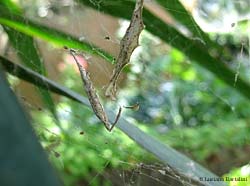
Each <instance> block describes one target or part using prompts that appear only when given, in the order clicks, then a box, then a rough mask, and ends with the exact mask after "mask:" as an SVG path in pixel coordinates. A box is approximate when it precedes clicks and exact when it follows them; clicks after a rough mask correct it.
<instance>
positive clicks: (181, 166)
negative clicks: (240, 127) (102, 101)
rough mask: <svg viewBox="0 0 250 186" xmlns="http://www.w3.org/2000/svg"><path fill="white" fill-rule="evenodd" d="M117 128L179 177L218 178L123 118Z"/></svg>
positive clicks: (24, 74)
mask: <svg viewBox="0 0 250 186" xmlns="http://www.w3.org/2000/svg"><path fill="white" fill-rule="evenodd" d="M0 63H1V64H2V65H3V66H4V68H5V69H6V71H8V72H9V73H11V74H13V75H16V76H17V77H19V78H21V79H23V80H25V81H28V82H30V83H32V84H35V85H36V86H39V87H42V88H45V89H47V88H48V89H49V90H51V91H53V92H54V93H58V94H60V95H63V96H66V97H68V98H70V99H73V100H75V101H77V102H79V103H82V104H84V105H86V106H88V107H89V108H91V107H90V104H89V102H88V99H87V98H86V97H83V96H81V95H79V94H77V93H75V92H73V91H72V90H70V89H67V88H65V87H63V86H61V85H59V84H57V83H55V82H53V81H51V80H49V79H47V78H46V77H44V76H41V75H40V74H38V73H36V72H34V71H32V70H30V69H27V68H25V67H22V66H20V65H17V64H14V63H12V62H11V61H9V60H7V59H5V58H3V57H1V56H0ZM115 115H116V113H114V112H113V111H111V110H108V116H109V117H110V118H114V117H115ZM116 126H117V127H118V128H119V129H120V130H121V131H123V132H124V133H125V134H126V135H128V136H129V137H130V138H132V139H133V140H134V141H135V142H137V143H138V144H139V145H140V146H142V147H143V148H144V149H146V150H147V151H149V152H150V153H152V154H154V155H155V156H156V157H157V158H158V159H159V160H160V161H162V162H163V163H165V164H166V165H169V166H171V167H172V168H174V169H175V170H176V171H177V172H179V173H181V175H184V176H186V177H188V178H189V179H191V180H195V181H198V182H199V178H200V177H211V178H217V176H216V175H214V174H213V173H211V172H210V171H208V170H207V169H205V168H203V167H202V166H201V165H199V164H198V163H196V162H194V161H193V160H191V159H189V158H188V157H186V156H185V155H182V154H181V153H179V152H177V151H176V150H174V149H173V148H171V147H169V146H167V145H165V144H163V143H161V142H160V141H158V140H156V139H154V138H153V137H151V136H149V135H148V134H146V133H144V132H143V131H141V130H140V129H139V128H137V127H136V126H134V125H133V124H131V123H130V122H128V121H127V120H126V119H124V118H123V117H122V116H121V118H120V120H119V122H118V123H117V125H116ZM203 184H204V185H214V186H219V185H223V183H222V182H209V183H208V182H203Z"/></svg>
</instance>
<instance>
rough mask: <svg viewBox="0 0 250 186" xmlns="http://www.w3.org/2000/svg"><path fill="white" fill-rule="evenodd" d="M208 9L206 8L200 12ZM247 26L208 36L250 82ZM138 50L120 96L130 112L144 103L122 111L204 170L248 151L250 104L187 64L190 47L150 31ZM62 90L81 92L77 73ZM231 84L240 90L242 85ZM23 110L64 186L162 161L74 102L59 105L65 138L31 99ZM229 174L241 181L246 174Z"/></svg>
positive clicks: (66, 76) (96, 181)
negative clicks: (217, 159)
mask: <svg viewBox="0 0 250 186" xmlns="http://www.w3.org/2000/svg"><path fill="white" fill-rule="evenodd" d="M220 3H222V4H224V5H225V4H226V3H223V1H220ZM237 7H238V5H237ZM26 8H27V7H26ZM59 8H60V7H59ZM59 8H57V7H56V6H55V5H54V4H53V9H50V11H54V10H56V12H57V11H58V9H59ZM205 8H206V7H205V4H204V7H201V10H205ZM27 9H28V8H27ZM238 9H240V10H241V9H242V7H238ZM32 10H33V11H34V9H32ZM242 11H243V10H242ZM29 13H30V12H29ZM215 17H218V15H217V16H215ZM211 19H212V18H211ZM208 20H209V19H208ZM247 27H249V22H248V21H245V22H239V23H237V24H236V25H235V31H234V32H227V33H217V32H213V33H209V36H210V38H212V40H213V41H214V42H215V43H218V44H220V46H221V47H222V51H223V52H221V53H220V54H219V55H218V58H219V59H221V61H223V62H224V63H225V64H226V65H227V66H228V67H230V68H231V69H233V70H235V71H236V72H235V75H236V74H240V76H241V77H243V78H244V79H246V80H247V81H248V82H249V74H250V72H249V68H247V67H249V61H248V60H249V35H248V34H249V33H248V32H246V28H247ZM140 43H141V47H140V49H139V50H138V51H139V52H138V55H136V56H135V57H133V61H132V64H133V65H132V66H129V67H127V68H126V69H125V72H126V75H127V83H126V86H125V87H123V88H122V91H121V93H120V97H119V100H121V102H122V103H125V104H127V105H132V104H134V103H137V102H138V103H139V104H140V109H139V111H129V110H128V111H124V113H123V114H124V115H125V116H126V117H127V119H128V120H131V121H133V122H134V123H135V124H136V125H137V126H139V127H140V128H141V129H142V130H144V131H146V132H147V133H149V134H152V135H154V136H155V137H156V138H158V139H160V141H162V142H163V143H167V144H169V145H171V146H172V147H174V148H177V149H178V150H180V151H183V152H185V153H186V154H189V155H190V156H192V157H193V159H195V160H198V161H199V162H202V163H204V164H205V163H207V162H206V159H207V158H208V157H209V156H210V155H211V154H216V153H220V150H221V149H232V148H235V147H244V146H247V145H250V139H249V138H250V137H249V136H250V135H249V134H250V125H249V122H250V121H249V115H250V110H249V109H247V108H249V106H250V105H249V104H250V103H249V101H248V100H247V101H246V98H245V97H243V96H242V95H241V94H239V93H238V92H237V90H234V89H232V88H229V87H228V86H227V85H225V84H224V83H223V82H222V81H221V80H219V79H218V78H216V77H215V76H214V75H213V74H212V73H211V72H209V71H207V70H206V69H204V68H202V67H201V66H199V65H197V64H195V63H194V62H193V61H192V60H191V59H189V58H187V57H186V56H185V52H186V50H187V49H188V47H189V46H188V45H185V46H183V50H182V51H180V50H178V49H176V48H171V47H170V46H169V45H166V44H165V43H163V42H162V41H161V40H160V39H159V38H158V37H155V36H153V35H151V34H150V33H148V32H146V31H145V32H144V33H143V34H142V37H141V41H140ZM90 50H91V49H90ZM210 52H211V53H212V51H210ZM109 57H110V56H109ZM110 61H111V57H110ZM61 83H63V84H64V85H65V86H67V87H69V88H71V89H72V90H76V91H79V92H81V91H82V83H81V80H80V78H79V76H77V75H76V72H75V71H74V70H73V68H72V66H67V67H66V68H65V70H64V71H63V76H62V77H61ZM231 83H232V84H234V83H236V84H237V79H236V80H235V82H231ZM25 104H26V106H27V107H28V109H30V110H31V112H32V116H33V117H32V118H33V119H34V127H35V129H36V131H37V135H38V137H39V138H40V140H41V143H42V144H43V146H44V148H45V149H46V150H47V151H48V154H49V155H50V158H51V161H52V162H53V163H54V165H55V166H56V167H57V169H58V170H60V174H61V177H62V178H63V180H64V182H65V185H76V184H77V183H78V184H80V183H81V184H91V185H102V184H104V183H103V182H102V181H103V179H105V178H101V177H99V176H98V175H99V174H100V175H101V174H102V173H103V172H104V171H106V170H107V169H121V170H126V169H127V170H129V169H130V170H131V169H132V168H133V167H134V166H136V164H137V163H140V162H148V163H152V162H155V161H156V160H155V159H154V158H153V157H152V156H151V155H149V154H148V153H146V152H145V150H143V149H142V148H140V147H139V146H138V145H136V144H135V142H133V141H132V140H131V139H129V138H128V137H126V136H125V135H124V134H123V133H122V132H120V131H118V130H116V131H115V132H113V133H112V134H111V135H110V133H107V132H106V130H105V129H104V127H103V126H102V124H101V123H99V121H98V120H97V119H96V117H95V116H94V115H93V113H92V111H90V110H89V109H87V108H85V107H82V106H81V105H79V104H76V103H74V102H73V101H70V100H68V99H65V98H61V99H60V101H59V103H58V104H57V114H58V117H59V119H60V122H61V125H62V127H63V128H64V129H65V131H66V132H65V133H60V130H59V128H58V127H57V126H56V125H55V121H54V119H52V118H51V117H50V116H49V115H48V113H47V111H46V110H45V109H41V108H38V107H34V106H32V105H31V106H30V105H29V104H28V99H27V103H25ZM228 175H229V176H231V177H235V176H241V174H240V169H236V170H232V171H231V172H230V173H229V174H228ZM105 181H106V182H108V181H107V180H105ZM105 184H111V183H109V182H108V183H105ZM241 184H242V185H244V184H245V183H244V182H242V183H241Z"/></svg>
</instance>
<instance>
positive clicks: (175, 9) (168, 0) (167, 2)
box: [157, 0, 222, 51]
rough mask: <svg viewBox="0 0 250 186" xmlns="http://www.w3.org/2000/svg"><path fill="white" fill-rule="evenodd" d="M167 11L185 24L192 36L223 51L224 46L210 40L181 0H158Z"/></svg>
mask: <svg viewBox="0 0 250 186" xmlns="http://www.w3.org/2000/svg"><path fill="white" fill-rule="evenodd" d="M157 2H158V3H159V4H160V5H162V7H163V8H164V10H165V11H166V12H167V13H170V14H171V15H172V16H173V17H174V18H175V19H176V20H177V21H178V22H180V23H181V24H183V26H185V27H186V28H187V29H188V30H189V31H190V32H191V33H192V34H193V35H192V38H194V39H197V38H199V40H200V41H201V42H204V43H205V44H206V45H207V46H209V47H214V48H216V50H219V51H222V47H221V46H219V45H218V44H217V43H215V42H213V41H211V40H210V38H209V37H208V35H207V34H206V33H204V32H203V30H201V28H200V26H199V25H198V24H197V23H196V22H195V20H194V18H193V17H192V16H191V15H190V13H189V12H188V11H187V10H186V9H185V7H184V6H183V5H182V3H181V2H180V1H179V0H157Z"/></svg>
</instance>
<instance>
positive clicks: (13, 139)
mask: <svg viewBox="0 0 250 186" xmlns="http://www.w3.org/2000/svg"><path fill="white" fill-rule="evenodd" d="M0 90H1V96H0V113H1V117H0V157H1V158H0V165H1V166H0V185H3V186H16V185H18V186H34V185H36V186H44V185H46V186H59V185H62V183H61V182H60V181H59V179H58V177H57V175H56V174H55V172H54V170H52V167H51V165H50V164H49V162H48V159H47V157H46V154H45V152H44V151H43V149H42V147H41V145H40V144H39V142H38V139H37V138H36V135H35V134H34V131H33V130H32V127H31V125H30V123H29V121H28V119H27V117H26V115H25V114H24V112H23V110H22V108H21V106H20V105H19V104H18V101H17V99H16V98H15V95H14V93H13V92H12V91H11V89H10V88H9V85H8V84H7V82H6V80H5V79H4V77H3V71H2V68H0Z"/></svg>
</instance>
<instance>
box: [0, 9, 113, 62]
mask: <svg viewBox="0 0 250 186" xmlns="http://www.w3.org/2000/svg"><path fill="white" fill-rule="evenodd" d="M3 12H4V10H3V9H2V8H1V6H0V16H1V17H0V24H2V25H4V26H6V27H9V28H12V29H15V30H17V31H18V32H21V33H23V34H26V35H28V36H31V37H35V38H39V39H42V40H44V41H47V42H49V43H51V44H54V45H55V46H57V47H60V48H63V47H64V46H67V47H69V48H74V49H79V50H82V51H84V52H86V53H89V54H94V55H97V56H99V57H101V58H103V59H105V60H107V61H108V62H111V63H113V62H114V57H113V56H112V55H110V54H108V53H107V52H105V51H104V50H102V49H100V48H98V47H96V46H95V45H94V44H91V43H88V42H85V41H79V39H77V38H75V37H73V36H70V35H68V34H65V33H63V32H60V31H58V30H56V29H52V28H49V27H46V26H43V25H41V24H38V23H34V22H32V21H29V20H28V19H27V18H26V19H24V18H22V17H20V16H15V15H8V14H6V13H3Z"/></svg>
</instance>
